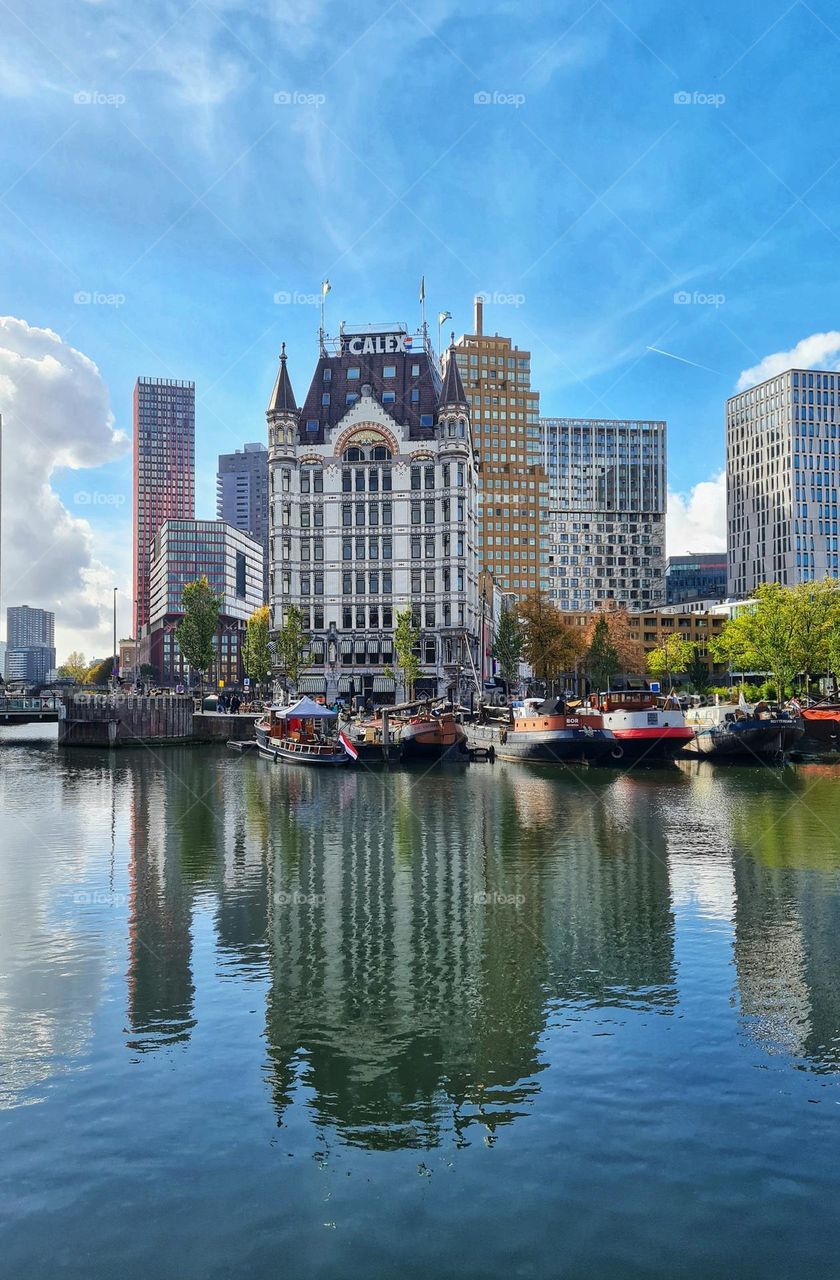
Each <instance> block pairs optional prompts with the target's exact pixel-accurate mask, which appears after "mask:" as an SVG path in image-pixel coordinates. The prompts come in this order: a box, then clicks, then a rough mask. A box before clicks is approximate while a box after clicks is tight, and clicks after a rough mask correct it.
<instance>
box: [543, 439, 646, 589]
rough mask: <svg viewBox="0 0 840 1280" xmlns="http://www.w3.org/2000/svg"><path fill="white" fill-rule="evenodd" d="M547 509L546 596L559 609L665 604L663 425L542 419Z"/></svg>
mask: <svg viewBox="0 0 840 1280" xmlns="http://www.w3.org/2000/svg"><path fill="white" fill-rule="evenodd" d="M540 425H541V430H542V447H543V465H544V467H545V471H546V474H547V476H548V486H549V501H550V508H551V517H550V539H551V552H550V563H549V592H550V595H551V598H552V599H553V600H554V601H555V602H556V604H557V606H558V607H559V608H560V609H571V610H580V609H583V610H586V609H593V608H597V606H598V605H599V604H601V603H602V602H604V601H606V600H614V601H615V602H616V604H618V605H620V606H623V607H626V608H628V609H636V610H638V609H650V608H652V607H653V606H655V605H657V604H659V603H660V602H661V601H662V600H663V599H664V590H665V588H664V577H665V512H666V508H667V484H666V475H665V466H666V427H665V423H664V422H626V421H614V420H611V419H602V418H596V419H593V418H543V419H542V421H541V424H540Z"/></svg>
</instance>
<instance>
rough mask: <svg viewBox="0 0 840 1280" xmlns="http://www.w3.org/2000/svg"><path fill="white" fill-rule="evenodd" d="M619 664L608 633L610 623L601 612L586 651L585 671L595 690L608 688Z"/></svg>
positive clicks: (619, 660) (616, 651)
mask: <svg viewBox="0 0 840 1280" xmlns="http://www.w3.org/2000/svg"><path fill="white" fill-rule="evenodd" d="M620 666H621V659H620V658H619V656H618V649H617V648H616V646H615V644H614V643H613V639H612V636H611V635H610V624H609V622H608V621H607V618H606V615H605V614H603V613H602V614H601V615H600V617H599V618H598V619H597V620H596V622H595V629H594V631H593V632H592V640H591V642H590V645H589V648H588V649H587V651H586V673H587V675H588V676H589V679H590V681H591V682H592V685H593V687H594V689H595V690H597V691H598V692H601V691H604V690H607V689H609V687H610V681H611V680H612V678H613V676H614V675H615V673H616V671H618V670H619V668H620Z"/></svg>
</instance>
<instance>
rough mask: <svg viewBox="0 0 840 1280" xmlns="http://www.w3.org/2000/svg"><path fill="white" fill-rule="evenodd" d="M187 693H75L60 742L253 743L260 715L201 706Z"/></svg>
mask: <svg viewBox="0 0 840 1280" xmlns="http://www.w3.org/2000/svg"><path fill="white" fill-rule="evenodd" d="M195 705H196V704H195V699H193V698H192V697H191V696H189V695H187V694H161V695H156V696H154V697H147V696H146V697H141V696H135V695H132V694H122V693H93V694H88V693H70V694H66V695H65V696H64V697H63V698H62V701H61V707H60V709H59V719H58V742H59V746H65V747H128V746H131V745H133V744H137V743H146V744H156V745H164V744H166V743H173V744H178V743H180V744H183V743H196V744H198V743H204V742H207V743H213V742H216V743H224V742H228V741H230V740H233V741H234V742H248V741H250V740H251V739H253V737H254V721H255V720H256V719H257V716H256V715H254V714H251V715H237V716H232V715H219V714H218V713H217V712H212V711H205V712H197V711H196V710H195Z"/></svg>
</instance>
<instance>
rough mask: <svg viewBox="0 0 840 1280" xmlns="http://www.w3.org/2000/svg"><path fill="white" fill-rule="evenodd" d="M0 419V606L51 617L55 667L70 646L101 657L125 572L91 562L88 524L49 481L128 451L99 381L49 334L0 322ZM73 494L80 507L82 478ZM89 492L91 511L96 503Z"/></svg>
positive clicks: (9, 320) (81, 358)
mask: <svg viewBox="0 0 840 1280" xmlns="http://www.w3.org/2000/svg"><path fill="white" fill-rule="evenodd" d="M0 411H2V414H3V499H4V502H3V511H2V523H3V604H4V606H5V605H10V604H30V605H35V606H38V607H40V608H46V609H54V610H55V613H56V645H57V648H58V651H59V652H58V657H59V661H60V660H61V659H62V658H63V657H65V656H66V651H67V650H69V649H70V648H81V649H83V650H85V651H86V652H87V653H88V654H89V655H92V654H93V653H94V652H95V653H96V655H97V656H99V655H100V654H102V653H108V652H110V647H111V645H110V641H109V640H108V635H109V627H108V619H109V617H110V608H111V588H112V587H113V586H114V585H117V586H119V587H121V588H122V590H123V591H124V592H126V593H127V592H128V582H127V580H126V578H125V574H126V570H127V564H126V563H125V560H124V557H121V558H122V559H123V564H122V566H121V569H120V572H119V576H118V577H116V578H115V576H114V575H115V572H116V569H115V566H114V563H113V557H112V556H111V555H110V554H109V560H110V563H109V564H105V563H104V562H103V561H102V560H100V559H98V558H97V557H96V555H95V553H94V534H93V530H92V529H91V526H90V524H89V523H88V521H87V520H85V519H80V518H79V517H77V516H74V515H72V514H71V513H70V512H69V511H68V510H67V508H66V507H65V506H64V505H63V504H62V502H61V500H60V498H59V496H58V494H57V493H56V492H55V490H54V489H53V488H52V486H51V483H50V481H51V477H52V476H53V473H54V472H55V470H56V469H57V468H59V467H68V468H71V469H73V470H82V469H84V468H89V467H98V466H101V465H103V464H105V463H108V462H111V461H113V460H114V459H116V458H118V457H119V456H120V455H121V454H123V453H124V452H125V451H126V450H127V449H128V447H129V441H128V438H127V437H126V436H125V435H124V434H123V433H122V432H120V431H116V430H115V429H114V416H113V414H112V413H111V407H110V402H109V398H108V390H107V388H106V386H105V383H104V382H103V380H102V376H101V374H100V372H99V370H98V368H97V367H96V365H95V364H94V363H93V361H92V360H90V359H88V357H87V356H85V355H83V354H82V353H81V352H80V351H76V350H75V348H74V347H71V346H70V345H69V344H68V343H66V342H64V341H63V340H62V339H61V338H60V337H59V335H58V334H57V333H53V331H52V330H51V329H38V328H35V327H34V326H32V325H29V324H27V323H26V321H25V320H17V319H14V318H13V317H11V316H5V317H0ZM78 489H79V493H80V495H81V496H80V497H77V501H78V502H79V503H80V505H81V506H84V503H85V493H86V488H85V485H84V483H83V481H82V480H81V479H80V482H79V485H78ZM91 490H92V492H90V493H88V494H87V496H88V499H89V501H90V502H91V504H93V503H94V502H100V501H102V498H101V494H100V490H99V489H96V490H94V489H93V486H91ZM106 496H107V495H106ZM117 496H118V497H120V498H121V497H122V495H117ZM4 621H5V618H4Z"/></svg>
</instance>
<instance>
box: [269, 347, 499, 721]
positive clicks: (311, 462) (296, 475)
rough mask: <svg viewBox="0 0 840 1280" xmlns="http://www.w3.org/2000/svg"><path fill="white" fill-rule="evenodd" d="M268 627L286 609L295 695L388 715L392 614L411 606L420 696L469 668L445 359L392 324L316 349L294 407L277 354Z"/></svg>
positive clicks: (466, 504) (455, 394) (468, 606)
mask: <svg viewBox="0 0 840 1280" xmlns="http://www.w3.org/2000/svg"><path fill="white" fill-rule="evenodd" d="M266 416H267V419H268V437H269V441H268V443H269V468H270V526H271V527H270V570H271V573H270V577H271V581H270V592H271V623H272V627H273V628H274V629H275V630H276V629H277V628H278V627H280V626H281V625H282V624H283V620H284V615H285V610H286V609H287V607H288V606H289V605H290V604H294V605H296V606H298V607H299V608H300V609H301V610H302V612H303V617H304V625H305V627H306V631H307V635H308V657H309V661H310V665H309V667H308V669H307V671H306V672H305V674H304V675H303V677H302V679H301V680H300V681H299V682H298V689H299V691H301V692H307V693H311V694H319V693H322V694H325V695H327V696H329V697H333V696H335V694H336V693H342V694H351V693H356V694H362V695H364V696H365V697H368V696H370V697H373V698H374V700H380V701H383V702H384V701H387V700H389V699H391V700H393V698H394V697H395V696H398V695H399V694H401V693H402V692H403V689H402V686H401V684H399V683H398V681H397V679H395V675H394V673H393V671H392V668H393V666H394V660H395V654H394V642H393V636H394V628H395V624H396V617H397V614H398V613H399V612H400V611H402V610H404V609H405V608H406V607H409V606H410V607H411V610H412V614H413V619H414V623H415V625H416V626H417V627H418V628H419V630H420V642H419V658H420V664H421V672H422V676H421V679H420V681H419V682H418V685H417V686H416V689H417V691H418V692H422V693H428V694H433V695H438V694H440V695H445V694H447V693H454V692H456V691H458V690H459V689H465V688H466V685H467V682H468V680H469V678H470V672H471V662H474V661H475V658H476V657H477V653H478V558H477V550H476V548H477V514H478V477H477V469H476V462H475V456H474V452H473V441H472V431H471V426H470V415H469V407H468V405H467V401H466V397H465V395H464V388H463V385H462V383H461V377H460V374H459V372H458V364H457V360H456V359H455V355H454V348H450V351H449V352H448V353H447V356H446V357H445V362H444V373H443V376H442V377H441V373H440V370H439V367H438V361H437V358H436V356H435V353H434V351H433V348H432V346H431V344H430V342H429V341H428V339H427V338H426V337H425V336H424V335H423V334H422V332H421V333H419V334H411V333H409V331H408V329H407V328H406V327H405V326H402V325H385V326H365V327H364V328H355V327H353V328H351V327H350V326H344V325H342V328H341V332H340V334H339V336H338V337H336V338H327V337H326V336H324V335H322V338H321V352H320V357H319V359H318V363H317V366H316V369H315V374H314V376H313V379H312V382H311V385H310V388H309V391H308V393H307V396H306V398H305V400H304V403H303V407H302V408H300V409H299V408H298V407H297V404H296V401H295V397H294V394H293V392H292V387H291V382H290V380H289V375H288V371H287V368H286V355H285V350H284V351H283V354H282V355H281V357H280V371H279V373H278V376H277V381H276V383H275V386H274V390H273V392H272V396H271V400H270V403H269V407H268V410H267V414H266Z"/></svg>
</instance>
